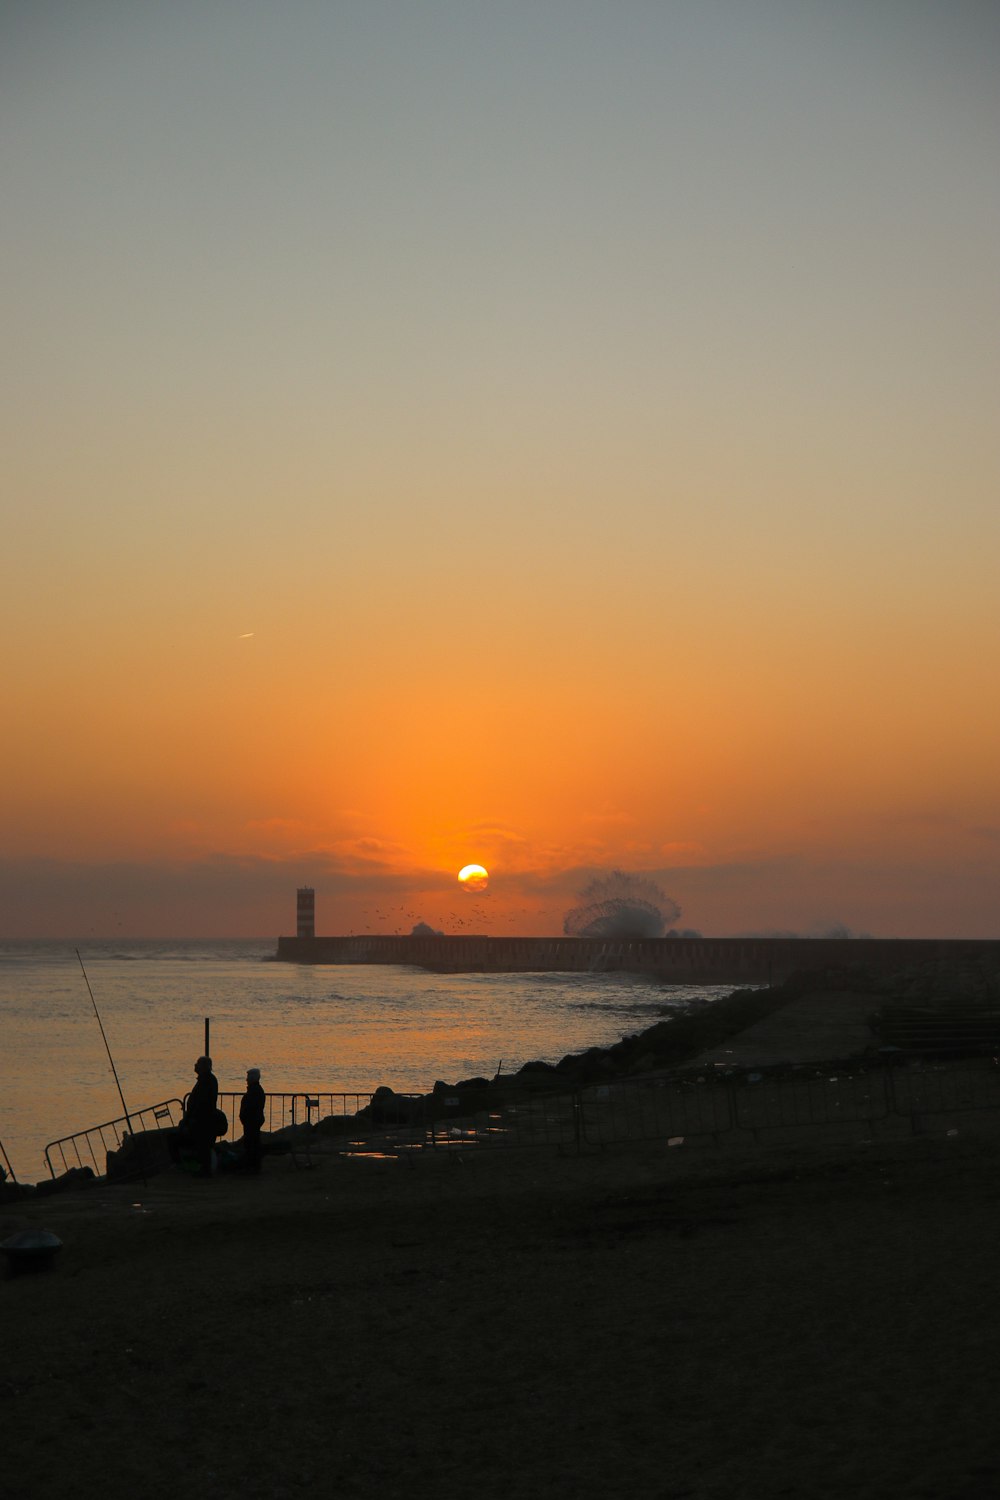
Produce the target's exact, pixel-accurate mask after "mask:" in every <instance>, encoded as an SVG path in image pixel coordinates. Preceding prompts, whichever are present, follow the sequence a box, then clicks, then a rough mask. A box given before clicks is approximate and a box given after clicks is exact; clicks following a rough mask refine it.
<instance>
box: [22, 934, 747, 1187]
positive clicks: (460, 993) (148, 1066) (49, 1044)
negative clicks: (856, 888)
mask: <svg viewBox="0 0 1000 1500" xmlns="http://www.w3.org/2000/svg"><path fill="white" fill-rule="evenodd" d="M275 946H276V945H275V944H274V943H273V942H268V941H266V940H261V941H256V942H255V941H219V942H204V941H200V942H119V943H90V944H87V945H81V948H80V955H81V957H82V959H83V964H84V966H85V969H86V978H85V977H84V971H83V969H81V966H80V961H79V959H78V958H77V954H76V951H75V948H74V945H73V944H72V943H59V942H34V943H14V942H7V943H0V1142H2V1143H3V1146H4V1148H5V1150H6V1152H7V1156H8V1158H9V1160H10V1162H11V1165H12V1167H13V1168H14V1171H15V1173H16V1174H17V1176H18V1177H19V1178H20V1179H21V1180H22V1181H26V1182H33V1181H38V1180H39V1179H40V1178H41V1177H43V1176H45V1175H47V1171H46V1168H45V1163H44V1156H43V1153H44V1148H45V1146H46V1145H47V1144H48V1143H49V1142H50V1141H54V1140H58V1139H60V1138H61V1137H63V1136H67V1135H71V1134H73V1133H74V1132H76V1131H79V1130H85V1129H88V1128H89V1127H91V1126H93V1125H98V1124H101V1123H103V1122H105V1121H109V1120H113V1119H117V1118H118V1117H120V1115H121V1114H122V1108H121V1102H120V1099H119V1096H118V1090H117V1087H116V1085H115V1079H114V1075H113V1073H112V1071H111V1066H110V1063H109V1061H108V1054H107V1051H106V1050H105V1045H104V1041H103V1040H102V1037H101V1029H100V1026H99V1024H98V1020H97V1016H96V1015H95V1010H94V1003H92V1001H91V996H90V993H89V992H88V988H87V980H89V982H90V987H91V989H92V991H93V998H94V1002H95V1003H96V1007H97V1011H98V1013H99V1015H100V1020H101V1023H103V1027H104V1031H105V1034H106V1036H107V1041H108V1046H109V1047H110V1050H111V1055H112V1057H113V1058H114V1062H115V1067H116V1068H117V1071H118V1077H119V1080H120V1083H121V1088H122V1092H123V1094H124V1096H125V1102H126V1104H127V1105H128V1108H129V1110H130V1111H137V1110H139V1109H141V1108H144V1107H145V1106H147V1105H151V1104H155V1103H158V1102H159V1101H161V1100H163V1099H168V1098H172V1097H178V1098H180V1097H182V1096H183V1095H184V1094H185V1093H186V1092H187V1090H188V1089H189V1088H190V1087H191V1085H192V1083H193V1081H194V1072H193V1065H194V1061H195V1058H196V1057H198V1056H199V1055H200V1054H201V1052H202V1051H203V1047H204V1026H205V1018H206V1017H208V1018H209V1019H210V1023H211V1033H210V1034H211V1051H212V1057H213V1059H214V1063H215V1072H216V1075H217V1077H218V1079H219V1086H220V1088H221V1089H223V1090H239V1091H242V1089H243V1086H244V1075H245V1073H246V1070H247V1068H248V1067H259V1068H260V1069H261V1074H262V1082H263V1084H264V1087H265V1089H267V1090H271V1091H273V1092H274V1093H281V1092H289V1093H290V1092H302V1091H309V1092H317V1091H321V1092H338V1093H339V1092H354V1091H359V1092H368V1091H371V1090H373V1089H375V1088H376V1087H377V1086H378V1085H379V1084H388V1085H389V1086H390V1087H392V1088H395V1089H398V1090H400V1091H402V1092H410V1091H413V1092H424V1091H426V1090H428V1089H430V1088H431V1087H432V1085H433V1084H434V1082H435V1081H436V1080H437V1079H444V1080H446V1081H447V1082H449V1083H454V1082H456V1081H457V1080H458V1079H461V1078H470V1077H475V1076H477V1075H484V1076H486V1077H493V1075H494V1074H495V1073H496V1071H497V1068H498V1067H502V1070H503V1072H505V1073H509V1072H514V1071H515V1070H516V1069H517V1068H519V1067H520V1066H521V1064H522V1063H524V1062H527V1061H529V1059H532V1058H541V1059H544V1060H545V1061H546V1062H558V1060H559V1059H560V1058H561V1057H563V1056H564V1055H565V1054H566V1053H567V1052H580V1051H583V1050H584V1049H585V1048H587V1047H605V1046H609V1045H611V1044H612V1043H614V1042H617V1041H618V1040H619V1039H620V1038H621V1037H622V1036H623V1035H626V1034H628V1033H630V1032H635V1031H640V1030H642V1029H643V1028H644V1027H646V1026H651V1025H652V1024H653V1023H654V1022H655V1021H656V1020H657V1019H658V1018H659V1017H660V1015H661V1013H662V1012H663V1010H664V1009H665V1008H674V1007H680V1006H683V1005H684V1004H685V1002H687V1001H688V1000H689V999H691V998H692V997H694V996H700V997H705V998H715V997H717V996H719V995H723V994H728V993H729V990H730V988H731V987H729V986H684V985H667V984H658V983H656V982H655V981H650V980H648V979H644V978H640V977H638V976H631V975H627V974H447V975H441V974H429V973H426V972H424V971H423V970H421V969H413V968H403V967H400V968H389V967H382V966H378V965H351V966H347V965H345V966H339V965H337V966H327V965H300V964H286V963H277V962H275V961H274V957H273V955H274V950H275Z"/></svg>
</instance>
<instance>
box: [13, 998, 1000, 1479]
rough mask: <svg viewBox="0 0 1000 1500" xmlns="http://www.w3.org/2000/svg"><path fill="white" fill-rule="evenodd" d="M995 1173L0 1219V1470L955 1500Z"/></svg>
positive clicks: (258, 1197)
mask: <svg viewBox="0 0 1000 1500" xmlns="http://www.w3.org/2000/svg"><path fill="white" fill-rule="evenodd" d="M804 1003H806V1000H804V1001H801V1002H796V1004H798V1005H802V1004H804ZM809 1003H811V1004H812V1005H813V1007H814V1008H815V1004H816V1002H815V1000H812V1001H811V1002H809ZM828 1008H829V1003H828ZM779 1014H781V1015H785V1017H786V1021H785V1025H786V1040H789V1041H790V1037H791V1035H792V1032H793V1031H794V1029H795V1028H796V1026H797V1025H798V1024H799V1020H798V1019H797V1017H796V1008H795V1005H793V1006H790V1007H786V1009H785V1011H784V1012H781V1013H779ZM841 1014H842V1015H843V1017H844V1019H845V1022H846V1021H847V1019H848V1018H847V1012H846V1010H845V1011H842V1012H841ZM760 1024H761V1026H762V1027H764V1028H770V1030H769V1031H767V1030H766V1031H765V1039H766V1040H768V1045H773V1044H775V1040H776V1033H775V1029H774V1028H775V1027H777V1025H778V1017H777V1016H775V1017H771V1018H769V1019H768V1020H767V1021H765V1022H762V1023H760ZM831 1024H832V1023H831ZM753 1029H754V1028H749V1029H748V1032H747V1033H746V1034H745V1035H744V1037H743V1039H742V1043H741V1045H742V1047H743V1049H744V1051H745V1050H746V1049H747V1048H749V1047H751V1046H752V1045H753V1044H754V1039H753V1038H752V1037H751V1036H750V1034H749V1033H750V1031H752V1030H753ZM757 1041H758V1042H760V1041H761V1037H760V1036H758V1038H757ZM807 1137H808V1138H807ZM998 1168H1000V1137H998V1136H997V1135H996V1134H995V1133H994V1127H993V1124H992V1117H991V1116H977V1117H976V1118H975V1119H973V1118H972V1117H971V1116H970V1117H969V1119H968V1121H967V1122H963V1127H962V1129H961V1130H960V1132H959V1133H958V1134H957V1135H948V1134H947V1133H946V1132H945V1131H944V1130H940V1131H934V1130H932V1131H931V1132H929V1133H928V1134H927V1135H925V1136H914V1137H910V1138H906V1139H903V1140H897V1141H881V1142H871V1141H869V1142H868V1143H867V1144H866V1143H865V1142H864V1139H863V1133H862V1135H859V1136H858V1137H857V1138H855V1139H853V1140H849V1141H847V1140H844V1139H840V1140H838V1141H831V1140H828V1139H824V1138H823V1133H822V1131H812V1132H804V1133H802V1135H801V1137H800V1138H799V1139H798V1140H797V1142H796V1143H795V1144H793V1145H789V1144H788V1143H787V1142H783V1143H782V1144H780V1145H768V1144H767V1143H766V1142H765V1143H763V1144H761V1145H758V1146H756V1147H753V1148H749V1147H747V1146H746V1145H745V1144H741V1145H739V1146H733V1145H728V1146H727V1145H722V1146H720V1147H713V1146H709V1145H705V1146H699V1147H691V1146H686V1147H683V1148H679V1149H670V1148H668V1147H667V1146H666V1144H665V1143H653V1144H650V1143H647V1144H635V1145H631V1146H627V1147H624V1146H623V1147H618V1148H613V1149H607V1150H605V1151H602V1152H599V1153H594V1154H589V1155H579V1156H577V1155H562V1154H559V1153H558V1152H557V1151H555V1150H553V1149H544V1148H535V1149H511V1150H503V1151H501V1150H497V1151H480V1152H478V1153H477V1152H475V1151H469V1152H464V1153H461V1154H458V1155H448V1154H447V1153H440V1154H434V1155H431V1154H425V1155H422V1156H419V1157H417V1158H412V1157H411V1158H409V1159H407V1160H403V1161H398V1160H395V1159H376V1158H364V1157H362V1158H357V1159H345V1158H343V1157H339V1156H335V1155H330V1156H317V1157H316V1158H315V1160H314V1165H313V1166H312V1167H308V1168H307V1167H296V1165H295V1163H294V1161H293V1160H292V1158H290V1157H287V1156H286V1157H279V1158H272V1159H269V1160H268V1161H267V1163H266V1172H265V1175H263V1176H262V1177H260V1178H257V1179H245V1178H238V1177H229V1178H226V1177H220V1178H217V1179H215V1180H212V1181H210V1182H199V1181H197V1180H195V1179H191V1178H188V1177H185V1176H183V1175H181V1174H179V1173H167V1174H163V1175H161V1176H158V1177H155V1178H153V1179H151V1180H150V1182H149V1183H148V1185H146V1186H143V1185H141V1184H127V1185H123V1186H113V1185H109V1184H108V1183H106V1182H99V1183H97V1184H95V1185H93V1186H91V1187H89V1188H85V1189H82V1190H79V1191H73V1192H68V1193H65V1194H62V1195H57V1196H54V1197H51V1198H45V1199H43V1198H35V1199H32V1198H28V1199H23V1200H17V1201H13V1202H8V1203H5V1204H0V1228H2V1230H3V1234H4V1235H6V1234H9V1233H12V1232H14V1231H15V1230H17V1229H19V1228H25V1227H44V1228H47V1229H50V1230H52V1231H53V1232H54V1233H56V1234H57V1235H58V1236H59V1237H60V1238H61V1239H62V1240H63V1244H64V1247H63V1249H62V1251H61V1252H59V1255H58V1257H57V1261H56V1264H55V1266H54V1267H53V1268H52V1269H51V1270H49V1271H45V1272H37V1273H31V1274H20V1275H10V1274H8V1275H7V1276H6V1277H5V1279H4V1280H3V1281H2V1282H0V1296H2V1299H3V1300H2V1317H3V1326H4V1331H5V1347H6V1349H7V1351H8V1353H7V1358H6V1360H5V1363H4V1368H3V1371H2V1374H0V1405H2V1410H3V1413H4V1464H3V1467H4V1472H5V1477H6V1479H7V1482H8V1483H10V1484H11V1487H12V1488H11V1492H12V1493H24V1494H30V1495H32V1497H38V1500H43V1497H49V1496H53V1497H54V1496H57V1495H60V1496H63V1495H67V1494H70V1495H73V1496H79V1497H81V1500H90V1497H95V1500H96V1497H98V1496H100V1497H103V1500H117V1497H119V1496H121V1497H124V1496H126V1495H129V1496H131V1495H135V1494H142V1495H143V1496H147V1497H150V1500H158V1497H161V1496H162V1497H167V1496H170V1497H174V1496H176V1495H177V1494H178V1493H185V1492H187V1493H190V1492H191V1491H192V1490H193V1489H195V1488H204V1489H205V1490H206V1491H208V1492H211V1493H214V1494H217V1495H237V1494H238V1495H241V1496H247V1497H252V1500H257V1497H260V1500H264V1497H267V1500H285V1497H291V1496H296V1495H300V1494H306V1493H309V1492H313V1493H320V1494H322V1493H330V1494H340V1495H346V1496H359V1497H360V1496H368V1495H371V1494H373V1493H383V1494H389V1495H395V1494H400V1493H405V1492H408V1491H409V1492H412V1493H414V1494H421V1495H422V1494H430V1493H438V1492H439V1491H440V1492H444V1491H455V1490H459V1489H461V1490H463V1491H470V1492H472V1493H475V1494H477V1495H480V1496H485V1497H498V1500H499V1497H501V1496H503V1497H507V1496H511V1495H517V1496H526V1497H532V1496H539V1497H540V1496H543V1495H548V1496H552V1495H559V1496H567V1497H569V1496H594V1497H597V1496H601V1497H606V1496H608V1495H625V1494H629V1493H642V1494H647V1495H654V1496H658V1497H664V1500H666V1497H671V1500H682V1497H706V1500H707V1497H712V1500H722V1497H727V1500H728V1497H732V1496H743V1495H746V1496H761V1497H770V1496H802V1495H810V1496H811V1495H817V1496H830V1497H840V1496H845V1495H859V1496H871V1497H873V1500H874V1497H876V1496H878V1497H880V1500H884V1497H885V1496H887V1495H892V1496H894V1497H904V1496H914V1497H916V1496H921V1497H928V1500H937V1497H963V1500H972V1497H983V1500H985V1497H987V1496H995V1495H996V1493H997V1491H998V1488H1000V1436H998V1435H997V1432H996V1422H995V1381H996V1374H995V1371H996V1365H997V1359H998V1355H1000V1319H998V1317H997V1313H996V1295H995V1242H996V1236H997V1230H998V1227H1000V1186H998V1182H997V1177H998Z"/></svg>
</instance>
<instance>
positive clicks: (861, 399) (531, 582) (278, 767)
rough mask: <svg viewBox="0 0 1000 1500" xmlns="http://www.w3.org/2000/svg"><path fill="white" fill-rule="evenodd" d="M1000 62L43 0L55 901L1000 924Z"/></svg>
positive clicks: (523, 10)
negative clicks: (599, 900) (471, 891)
mask: <svg viewBox="0 0 1000 1500" xmlns="http://www.w3.org/2000/svg"><path fill="white" fill-rule="evenodd" d="M998 64H1000V10H998V8H997V7H996V6H994V5H992V4H989V3H984V0H939V3H928V0H864V3H861V0H858V3H853V0H844V3H840V4H835V5H832V4H828V3H820V0H815V3H811V0H661V3H653V0H602V3H593V0H509V3H501V4H495V5H486V4H480V3H472V0H419V3H417V0H407V3H404V0H356V3H355V0H351V3H347V0H284V3H282V4H280V5H278V4H275V3H267V4H264V3H260V0H161V3H158V4H157V3H152V4H148V5H136V4H135V3H134V0H90V3H88V4H86V5H81V4H79V3H77V0H63V3H56V0H0V201H2V202H3V205H4V214H3V217H4V232H3V248H4V260H5V264H6V272H5V275H4V277H3V284H2V293H0V295H2V298H3V309H2V315H3V328H4V341H3V342H4V354H5V358H4V360H3V392H2V402H0V424H2V433H0V437H2V452H3V464H2V474H3V488H4V531H3V539H4V545H3V548H2V552H0V570H2V588H0V626H2V632H0V635H2V647H0V650H2V652H3V702H4V728H3V732H2V735H0V798H2V809H0V810H2V818H0V834H2V845H0V935H3V936H8V937H17V936H44V935H52V936H86V935H88V934H97V935H101V936H113V935H115V934H116V933H123V934H127V935H133V936H160V935H175V936H181V935H183V936H196V935H200V934H204V935H226V934H232V935H236V936H243V935H274V934H277V933H278V932H289V931H292V930H294V899H295V887H296V886H297V885H299V884H311V885H313V886H314V887H315V888H316V891H317V926H318V929H319V930H320V931H323V932H346V931H350V930H354V931H360V930H367V929H371V930H383V931H385V930H388V931H392V930H394V929H395V928H396V927H397V926H402V928H403V930H408V929H409V926H410V925H411V920H410V919H411V917H412V919H413V920H417V919H422V920H426V921H429V922H431V923H432V924H434V925H438V926H443V927H445V928H447V929H449V930H452V929H455V928H456V924H457V923H458V922H459V921H461V922H462V923H463V924H465V925H464V926H462V927H460V928H458V929H457V930H470V926H471V928H472V929H474V930H477V931H497V932H513V931H523V932H554V931H558V930H559V929H560V927H561V919H562V914H563V912H564V911H565V910H566V908H567V907H568V906H569V905H571V904H572V902H573V897H574V893H575V892H576V891H577V890H578V889H579V888H580V887H581V886H582V885H583V884H584V883H585V882H586V880H587V879H588V877H589V876H590V875H591V874H592V873H593V872H595V871H600V870H606V869H608V868H612V867H616V866H617V867H621V868H624V869H626V870H635V871H642V872H644V873H646V874H649V875H652V876H653V877H654V878H656V879H657V880H659V881H660V883H661V884H662V885H663V886H664V887H665V889H666V890H668V891H669V892H670V894H671V895H673V896H674V897H675V898H676V900H677V901H678V902H679V903H680V905H681V907H682V908H683V917H682V919H681V920H682V925H689V926H692V927H695V928H698V929H700V930H702V931H704V932H706V933H711V934H727V933H742V932H769V931H801V932H811V931H818V930H822V929H823V928H825V927H827V926H828V925H830V924H833V923H843V924H845V925H846V926H847V927H848V928H850V929H851V930H853V931H864V932H871V933H873V934H876V935H880V936H881V935H885V936H904V935H914V936H938V935H957V936H982V937H987V936H992V937H996V936H1000V899H998V898H1000V879H998V875H1000V780H998V773H997V768H998V763H1000V755H998V752H1000V707H998V692H997V684H998V665H1000V663H998V646H997V618H996V617H997V595H998V588H997V585H998V574H1000V562H998V559H1000V505H998V503H997V502H998V477H1000V443H998V428H1000V424H998V422H997V418H996V404H997V391H998V389H1000V379H998V376H1000V338H998V334H1000V316H998V313H1000V291H998V278H997V266H998V265H1000V174H998V171H997V151H998V141H1000V93H998V90H997V87H996V81H997V77H998ZM471 860H476V861H480V862H482V863H483V864H485V865H486V866H488V868H489V869H490V871H491V874H492V883H491V888H490V892H489V895H488V896H487V897H484V898H473V897H470V896H469V895H468V894H465V893H460V892H458V891H457V887H456V882H455V874H456V872H457V870H458V869H459V867H460V866H461V865H463V864H465V863H467V862H469V861H471ZM456 914H457V915H456Z"/></svg>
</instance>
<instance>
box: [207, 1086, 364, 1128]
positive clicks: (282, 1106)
mask: <svg viewBox="0 0 1000 1500" xmlns="http://www.w3.org/2000/svg"><path fill="white" fill-rule="evenodd" d="M243 1098H244V1095H243V1094H242V1093H229V1092H226V1093H220V1094H219V1108H220V1109H221V1110H222V1111H223V1113H224V1114H225V1116H226V1119H227V1120H228V1121H229V1131H228V1138H229V1140H232V1139H233V1137H234V1136H237V1135H240V1134H241V1133H242V1132H241V1127H240V1123H239V1120H240V1104H241V1102H242V1100H243ZM371 1100H372V1095H371V1093H362V1092H357V1093H337V1092H332V1091H330V1090H327V1091H325V1092H323V1091H320V1092H318V1093H308V1092H301V1093H294V1094H268V1095H267V1096H266V1103H265V1106H264V1125H263V1129H264V1131H265V1132H266V1133H267V1134H268V1135H273V1134H275V1132H277V1131H279V1130H286V1129H288V1128H289V1127H290V1126H295V1125H316V1124H318V1123H319V1121H320V1120H325V1119H330V1118H333V1119H339V1118H341V1117H346V1118H349V1117H350V1116H352V1115H356V1114H357V1113H358V1111H359V1110H361V1109H364V1107H365V1105H367V1104H370V1103H371ZM184 1103H185V1104H187V1097H185V1100H184Z"/></svg>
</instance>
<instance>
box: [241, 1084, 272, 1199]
mask: <svg viewBox="0 0 1000 1500" xmlns="http://www.w3.org/2000/svg"><path fill="white" fill-rule="evenodd" d="M266 1098H267V1095H266V1094H265V1093H264V1090H263V1089H262V1088H261V1086H260V1069H259V1068H248V1069H247V1091H246V1093H245V1094H244V1095H243V1098H242V1099H241V1100H240V1124H241V1125H242V1126H243V1170H244V1171H245V1172H249V1173H250V1174H251V1175H252V1176H254V1177H256V1176H257V1174H258V1173H259V1172H260V1156H261V1151H260V1132H261V1129H262V1128H263V1125H264V1101H265V1099H266Z"/></svg>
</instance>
